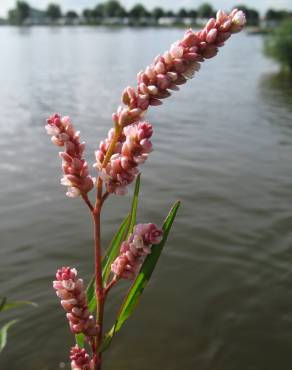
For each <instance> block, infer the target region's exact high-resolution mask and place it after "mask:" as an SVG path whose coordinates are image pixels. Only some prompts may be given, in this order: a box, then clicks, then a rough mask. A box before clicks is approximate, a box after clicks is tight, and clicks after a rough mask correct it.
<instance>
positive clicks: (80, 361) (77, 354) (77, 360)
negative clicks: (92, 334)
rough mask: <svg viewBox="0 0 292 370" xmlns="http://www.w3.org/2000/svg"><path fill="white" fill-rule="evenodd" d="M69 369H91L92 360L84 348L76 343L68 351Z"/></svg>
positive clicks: (92, 365)
mask: <svg viewBox="0 0 292 370" xmlns="http://www.w3.org/2000/svg"><path fill="white" fill-rule="evenodd" d="M70 360H71V369H72V370H93V369H94V364H93V360H92V359H91V358H90V357H89V355H88V353H87V352H86V350H85V349H84V348H80V347H78V346H77V345H76V346H75V347H72V348H71V351H70Z"/></svg>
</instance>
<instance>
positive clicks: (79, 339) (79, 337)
mask: <svg viewBox="0 0 292 370" xmlns="http://www.w3.org/2000/svg"><path fill="white" fill-rule="evenodd" d="M75 341H76V344H77V345H78V347H80V348H84V342H85V336H84V334H82V333H80V334H76V335H75Z"/></svg>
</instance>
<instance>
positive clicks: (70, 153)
mask: <svg viewBox="0 0 292 370" xmlns="http://www.w3.org/2000/svg"><path fill="white" fill-rule="evenodd" d="M45 129H46V131H47V133H48V134H49V135H51V136H52V139H51V140H52V142H53V144H55V145H57V146H60V147H64V149H65V150H64V152H60V153H59V156H60V157H61V159H62V168H63V173H64V176H63V178H62V179H61V184H62V185H64V186H67V187H68V191H67V193H66V195H67V196H68V197H69V198H76V197H78V196H80V195H81V194H87V193H88V192H89V191H90V190H92V188H93V186H94V179H93V178H92V177H91V176H89V171H88V165H87V163H86V161H85V160H84V159H83V157H82V155H83V151H84V148H85V143H81V142H80V139H79V136H80V134H79V131H76V130H75V129H74V127H73V125H72V123H71V121H70V118H69V117H67V116H66V117H62V118H61V117H60V116H59V115H58V114H55V115H53V116H51V117H49V118H48V120H47V125H46V126H45ZM70 176H71V177H70Z"/></svg>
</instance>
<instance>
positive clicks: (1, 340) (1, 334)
mask: <svg viewBox="0 0 292 370" xmlns="http://www.w3.org/2000/svg"><path fill="white" fill-rule="evenodd" d="M18 321H19V320H12V321H9V322H8V323H7V324H5V325H4V326H2V328H1V329H0V352H2V351H3V349H4V347H5V346H6V344H7V332H8V329H9V328H10V327H11V326H12V325H14V324H16V323H17V322H18Z"/></svg>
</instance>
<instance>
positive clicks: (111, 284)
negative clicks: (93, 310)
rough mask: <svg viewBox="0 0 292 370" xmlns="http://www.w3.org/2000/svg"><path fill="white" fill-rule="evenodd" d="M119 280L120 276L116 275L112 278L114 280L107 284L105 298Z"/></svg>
mask: <svg viewBox="0 0 292 370" xmlns="http://www.w3.org/2000/svg"><path fill="white" fill-rule="evenodd" d="M118 281H119V278H118V277H117V275H115V276H114V277H113V279H112V281H110V282H109V283H108V284H107V286H106V287H105V288H104V298H106V297H107V295H108V293H109V291H110V290H111V288H112V287H113V286H114V285H115V284H116V283H117V282H118Z"/></svg>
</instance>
